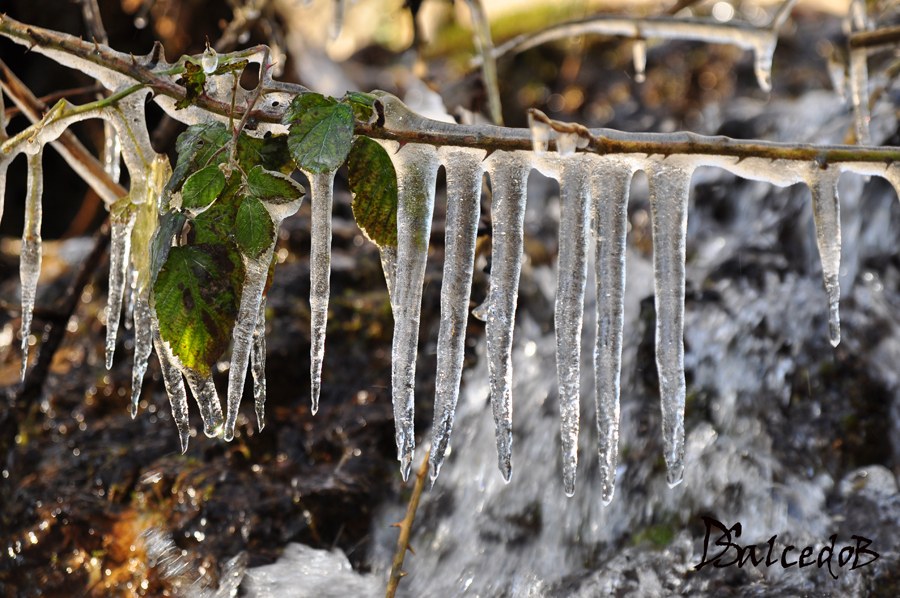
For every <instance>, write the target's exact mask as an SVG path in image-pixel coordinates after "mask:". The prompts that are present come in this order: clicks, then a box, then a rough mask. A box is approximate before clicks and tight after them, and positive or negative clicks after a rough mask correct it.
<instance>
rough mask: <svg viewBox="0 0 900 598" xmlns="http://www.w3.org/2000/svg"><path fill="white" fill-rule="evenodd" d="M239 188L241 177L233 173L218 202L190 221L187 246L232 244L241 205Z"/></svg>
mask: <svg viewBox="0 0 900 598" xmlns="http://www.w3.org/2000/svg"><path fill="white" fill-rule="evenodd" d="M240 188H241V177H240V175H239V174H238V173H234V174H232V175H231V178H230V179H228V182H227V183H226V184H225V189H224V190H223V191H222V194H221V195H220V196H219V200H218V201H216V202H215V203H214V204H213V205H212V206H210V208H209V209H208V210H206V211H205V212H203V213H202V214H199V215H197V216H196V217H195V218H194V219H193V220H191V230H190V232H189V233H188V235H187V241H188V243H189V244H191V245H199V244H201V243H210V244H216V243H233V242H234V227H235V220H236V218H237V210H238V206H240V204H241V197H238V191H239V190H240Z"/></svg>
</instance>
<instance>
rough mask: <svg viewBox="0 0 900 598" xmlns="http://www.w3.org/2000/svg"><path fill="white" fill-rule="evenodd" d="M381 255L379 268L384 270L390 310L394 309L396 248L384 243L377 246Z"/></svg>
mask: <svg viewBox="0 0 900 598" xmlns="http://www.w3.org/2000/svg"><path fill="white" fill-rule="evenodd" d="M378 253H379V255H380V256H381V270H382V271H383V272H384V284H385V285H387V290H388V299H389V300H390V302H391V311H392V312H393V310H394V281H395V280H396V279H397V248H396V247H390V246H388V245H384V246H382V247H379V248H378Z"/></svg>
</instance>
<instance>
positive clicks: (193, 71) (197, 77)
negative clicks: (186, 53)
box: [175, 60, 206, 110]
mask: <svg viewBox="0 0 900 598" xmlns="http://www.w3.org/2000/svg"><path fill="white" fill-rule="evenodd" d="M205 83H206V73H204V72H203V69H202V68H201V67H200V66H199V65H197V64H194V63H193V62H191V61H189V60H186V61H185V62H184V73H183V74H182V75H181V84H182V85H184V89H185V92H186V93H185V96H184V98H183V99H181V100H178V101H177V102H175V110H181V109H182V108H187V107H188V106H190V105H191V104H193V103H194V100H196V99H197V98H199V97H200V95H201V94H202V93H203V86H204V84H205Z"/></svg>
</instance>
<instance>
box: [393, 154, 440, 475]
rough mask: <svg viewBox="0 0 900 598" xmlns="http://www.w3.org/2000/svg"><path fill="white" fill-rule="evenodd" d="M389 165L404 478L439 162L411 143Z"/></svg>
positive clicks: (396, 387)
mask: <svg viewBox="0 0 900 598" xmlns="http://www.w3.org/2000/svg"><path fill="white" fill-rule="evenodd" d="M391 161H392V162H393V163H394V170H396V172H397V266H396V272H395V277H394V281H393V287H394V288H393V292H392V299H391V305H392V307H393V310H394V340H393V347H392V349H391V384H392V386H393V394H392V398H393V403H394V424H395V425H396V428H397V429H396V440H397V459H398V460H399V461H400V473H401V475H402V476H403V479H404V480H406V479H407V478H408V477H409V470H410V466H411V463H412V458H413V451H414V448H415V435H414V430H413V409H414V406H415V382H416V355H417V354H418V343H419V317H420V314H421V310H422V285H423V283H424V281H425V261H426V258H427V257H428V242H429V239H430V237H431V216H432V212H433V211H434V191H435V184H436V179H437V171H438V168H439V167H440V160H439V159H438V154H437V150H436V149H435V148H434V147H433V146H430V145H420V144H412V143H410V144H407V145H405V146H403V148H401V149H400V151H398V152H396V153H395V154H392V155H391Z"/></svg>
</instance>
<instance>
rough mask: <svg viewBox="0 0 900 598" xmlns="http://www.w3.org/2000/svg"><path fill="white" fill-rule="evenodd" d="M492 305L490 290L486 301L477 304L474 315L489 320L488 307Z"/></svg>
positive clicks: (473, 311)
mask: <svg viewBox="0 0 900 598" xmlns="http://www.w3.org/2000/svg"><path fill="white" fill-rule="evenodd" d="M490 306H491V294H490V290H489V291H488V297H487V299H485V300H484V301H482V302H481V305H479V306H477V307H476V308H475V309H473V310H472V315H473V316H475V318H476V319H478V320H481V321H482V322H487V319H488V308H489V307H490Z"/></svg>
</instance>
